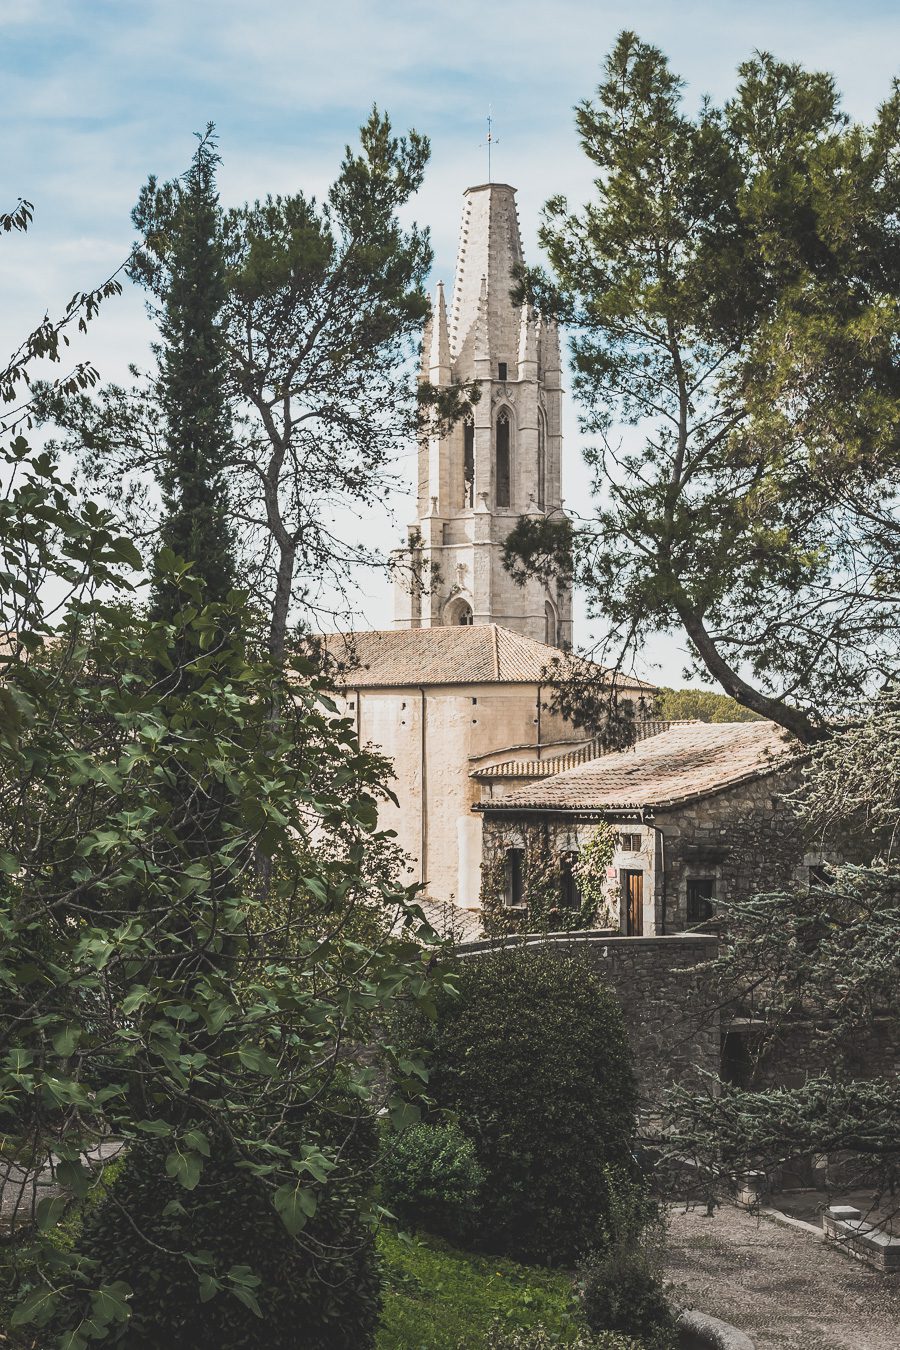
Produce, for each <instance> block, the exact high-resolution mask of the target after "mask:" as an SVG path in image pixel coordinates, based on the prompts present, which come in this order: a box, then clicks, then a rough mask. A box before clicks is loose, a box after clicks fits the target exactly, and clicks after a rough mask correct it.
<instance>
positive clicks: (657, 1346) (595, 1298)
mask: <svg viewBox="0 0 900 1350" xmlns="http://www.w3.org/2000/svg"><path fill="white" fill-rule="evenodd" d="M607 1188H608V1195H609V1211H608V1216H607V1231H606V1243H605V1246H604V1247H603V1249H602V1250H600V1251H596V1252H593V1253H591V1254H590V1255H589V1256H588V1257H587V1258H586V1259H585V1261H584V1262H583V1263H582V1265H581V1267H580V1269H579V1272H578V1273H579V1286H580V1289H581V1304H582V1311H583V1313H584V1318H585V1321H586V1322H587V1324H588V1326H589V1327H590V1329H591V1330H592V1331H593V1332H595V1333H600V1332H604V1331H614V1332H621V1333H624V1334H627V1335H630V1336H638V1337H640V1338H641V1340H642V1342H643V1343H644V1344H647V1345H649V1346H652V1347H653V1350H669V1348H670V1347H675V1346H677V1344H678V1342H677V1338H676V1333H675V1318H674V1315H673V1313H672V1310H671V1308H670V1307H669V1303H668V1299H667V1297H666V1292H665V1289H664V1286H663V1280H662V1274H663V1256H664V1250H665V1230H664V1224H663V1221H662V1219H661V1217H660V1214H659V1209H658V1206H657V1205H656V1204H655V1203H654V1202H653V1200H652V1199H651V1198H650V1197H649V1195H648V1194H647V1190H646V1187H645V1185H644V1184H643V1183H642V1182H640V1181H635V1180H634V1179H632V1178H630V1177H628V1176H627V1175H624V1174H623V1173H622V1172H621V1171H619V1170H614V1169H610V1170H609V1172H608V1173H607Z"/></svg>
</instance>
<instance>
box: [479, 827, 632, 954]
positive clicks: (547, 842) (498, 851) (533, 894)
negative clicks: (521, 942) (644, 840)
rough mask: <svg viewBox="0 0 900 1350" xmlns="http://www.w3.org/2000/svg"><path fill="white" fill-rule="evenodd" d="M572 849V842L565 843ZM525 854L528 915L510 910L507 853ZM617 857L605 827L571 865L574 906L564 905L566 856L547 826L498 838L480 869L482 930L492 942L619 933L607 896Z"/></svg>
mask: <svg viewBox="0 0 900 1350" xmlns="http://www.w3.org/2000/svg"><path fill="white" fill-rule="evenodd" d="M564 842H565V844H566V845H568V839H567V838H565V840H564ZM513 848H518V849H521V850H522V891H523V899H524V901H525V905H526V907H527V908H526V911H525V912H523V911H521V910H511V909H510V908H509V905H508V904H507V894H506V891H507V856H506V855H507V851H508V850H509V849H513ZM614 851H615V833H614V831H613V830H612V829H611V827H610V826H609V825H607V824H606V823H605V822H601V824H600V825H598V826H597V828H596V829H595V830H594V831H593V832H592V834H591V837H590V839H589V840H588V842H587V844H586V845H585V846H584V847H583V848H582V849H581V850H579V853H578V857H577V860H576V861H575V862H574V864H573V865H572V875H573V877H574V880H575V882H576V884H577V892H576V903H575V904H565V903H563V868H564V866H565V863H564V855H566V854H571V853H572V852H574V850H572V849H570V848H569V847H568V846H566V847H560V841H559V839H558V838H554V837H553V832H552V830H551V827H550V826H549V824H548V823H546V822H545V823H542V824H540V825H529V826H525V827H524V828H523V829H522V830H521V832H519V833H517V834H515V835H511V834H504V835H499V836H496V837H495V839H494V840H493V850H492V852H491V854H490V856H489V857H487V858H486V859H485V861H484V862H483V863H482V865H481V912H482V925H483V927H484V931H485V933H486V934H487V935H488V937H504V936H507V935H508V934H510V933H520V932H529V933H549V932H564V931H576V930H578V929H583V928H594V927H597V926H598V924H599V925H600V926H602V927H618V916H617V915H616V916H615V917H614V916H613V915H612V906H611V905H610V902H609V899H608V897H607V894H606V885H605V883H606V869H607V867H608V866H609V864H610V862H611V861H612V857H613V853H614Z"/></svg>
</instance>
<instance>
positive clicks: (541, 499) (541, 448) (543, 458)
mask: <svg viewBox="0 0 900 1350" xmlns="http://www.w3.org/2000/svg"><path fill="white" fill-rule="evenodd" d="M537 432H538V444H537V504H538V506H539V507H540V508H541V510H542V511H543V510H544V507H545V506H546V504H547V503H546V497H547V419H546V417H545V416H544V411H543V409H542V408H538V426H537Z"/></svg>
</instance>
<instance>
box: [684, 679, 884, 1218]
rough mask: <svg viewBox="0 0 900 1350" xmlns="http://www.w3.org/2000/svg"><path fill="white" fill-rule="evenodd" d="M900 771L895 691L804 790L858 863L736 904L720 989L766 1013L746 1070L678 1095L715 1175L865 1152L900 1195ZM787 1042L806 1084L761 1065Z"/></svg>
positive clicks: (691, 1146) (823, 831)
mask: <svg viewBox="0 0 900 1350" xmlns="http://www.w3.org/2000/svg"><path fill="white" fill-rule="evenodd" d="M898 782H900V705H898V701H897V698H896V695H895V694H894V693H890V694H887V695H885V696H884V697H883V698H882V699H881V700H880V701H879V703H878V704H877V705H876V707H875V709H874V711H873V712H872V714H871V716H870V717H869V718H868V719H867V720H866V721H865V722H863V723H861V724H859V725H858V726H856V727H854V728H851V729H849V730H847V731H844V732H842V733H840V734H839V735H836V736H835V737H833V738H832V739H831V740H830V741H829V742H827V743H826V744H825V745H824V746H821V747H819V748H818V749H817V751H816V753H815V755H814V756H813V758H812V759H811V761H810V764H809V767H808V769H807V775H806V784H805V787H804V789H803V792H802V794H801V795H800V797H799V799H798V812H799V814H800V820H801V823H802V825H803V827H804V829H805V830H806V831H807V832H808V833H809V835H810V837H811V839H812V840H813V841H816V839H818V842H819V843H820V845H821V847H822V850H823V852H824V856H825V857H828V856H831V857H833V858H840V857H844V858H850V859H854V858H855V861H844V862H834V863H833V864H831V865H828V866H823V868H822V869H821V873H820V875H819V876H817V877H816V879H815V880H814V881H812V883H811V884H810V885H809V886H808V887H798V888H796V889H795V890H791V891H786V892H784V893H780V894H773V895H757V896H752V897H748V898H741V899H737V900H730V901H728V902H726V903H725V904H724V906H723V908H724V910H725V917H726V921H727V926H726V930H725V938H724V942H723V946H722V949H721V951H720V954H719V956H718V958H717V959H716V960H715V961H714V962H712V963H711V965H710V969H709V979H710V993H711V997H712V999H713V1000H714V1001H715V1003H717V1004H720V1005H727V1006H728V1007H729V1008H731V1009H734V1010H736V1011H737V1012H739V1013H745V1014H748V1013H749V1014H750V1015H751V1016H752V1019H753V1022H752V1027H753V1036H752V1039H751V1041H750V1043H749V1046H748V1051H749V1054H748V1062H747V1065H746V1066H745V1078H746V1082H744V1083H743V1084H742V1085H740V1086H736V1085H733V1084H725V1085H722V1087H721V1091H719V1085H716V1084H711V1085H710V1091H709V1092H708V1093H703V1094H699V1095H691V1094H690V1093H687V1092H679V1093H677V1094H676V1095H675V1097H674V1100H673V1112H674V1121H675V1126H674V1140H675V1142H674V1144H673V1147H674V1148H676V1149H681V1150H689V1151H690V1152H691V1153H693V1154H694V1155H695V1156H696V1157H697V1159H698V1160H699V1161H700V1162H701V1163H702V1165H703V1167H704V1169H705V1170H706V1171H707V1173H708V1174H709V1175H712V1176H719V1177H721V1176H723V1175H724V1176H725V1177H726V1178H731V1177H733V1176H734V1175H735V1174H739V1173H741V1172H744V1171H746V1170H748V1169H755V1168H759V1169H762V1170H764V1171H771V1170H773V1169H774V1168H775V1167H777V1166H779V1165H780V1164H782V1163H784V1162H786V1161H787V1160H788V1159H790V1158H792V1157H795V1156H796V1155H798V1154H833V1153H849V1154H851V1155H855V1158H856V1160H857V1162H858V1163H859V1164H861V1167H862V1171H863V1173H864V1174H865V1175H866V1176H868V1177H869V1178H870V1177H871V1174H872V1173H873V1172H875V1173H876V1174H877V1175H878V1176H879V1177H880V1179H881V1184H882V1185H883V1186H884V1187H885V1188H888V1189H890V1190H891V1192H893V1190H894V1188H895V1187H896V1184H897V1182H898V1180H900V1126H898V1121H900V1111H898V1107H900V1083H898V1079H897V1075H896V1066H893V1065H892V1064H891V1062H890V1060H889V1058H888V1057H887V1054H888V1052H887V1047H888V1046H890V1045H891V1044H892V1043H893V1042H892V1037H895V1036H896V1028H897V1025H898V1019H900V998H898V989H900V956H898V953H900V867H898V859H897V834H896V831H897V824H898V822H900V808H898V801H900V795H898ZM785 1044H787V1045H788V1046H790V1045H793V1046H794V1047H795V1049H796V1051H797V1052H798V1053H802V1055H803V1061H804V1065H805V1069H806V1076H805V1081H802V1082H800V1083H798V1084H796V1085H794V1086H787V1087H779V1088H772V1087H768V1086H766V1082H767V1079H766V1077H765V1076H762V1077H760V1074H759V1070H760V1068H762V1069H764V1068H765V1065H766V1061H767V1058H768V1056H769V1055H770V1053H773V1054H774V1055H775V1062H776V1064H777V1062H778V1057H779V1055H781V1054H783V1050H782V1047H783V1046H784V1045H785ZM768 1081H770V1080H768ZM717 1093H718V1095H717Z"/></svg>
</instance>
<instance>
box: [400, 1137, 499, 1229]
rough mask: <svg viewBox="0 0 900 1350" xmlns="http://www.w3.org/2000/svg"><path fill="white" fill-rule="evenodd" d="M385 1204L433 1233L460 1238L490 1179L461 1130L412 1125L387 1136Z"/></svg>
mask: <svg viewBox="0 0 900 1350" xmlns="http://www.w3.org/2000/svg"><path fill="white" fill-rule="evenodd" d="M379 1176H380V1178H381V1184H382V1190H383V1198H384V1203H385V1204H386V1205H387V1206H388V1208H389V1209H391V1210H393V1212H394V1213H395V1214H396V1215H397V1217H398V1218H400V1219H402V1220H403V1221H404V1222H405V1223H408V1224H411V1225H413V1226H415V1227H418V1228H425V1229H427V1230H428V1231H429V1232H430V1233H442V1234H447V1233H453V1232H458V1231H459V1230H460V1228H461V1227H462V1226H463V1225H464V1223H465V1220H466V1216H467V1214H471V1213H472V1212H473V1211H474V1210H475V1208H476V1206H477V1202H478V1193H479V1190H480V1188H481V1185H482V1182H483V1181H484V1173H483V1172H482V1170H481V1168H480V1167H479V1165H478V1160H477V1158H476V1157H475V1146H474V1144H473V1143H472V1141H471V1139H467V1138H466V1136H465V1135H464V1134H463V1132H462V1130H461V1129H460V1128H459V1126H458V1125H456V1124H445V1125H427V1124H421V1125H411V1126H410V1127H409V1128H408V1129H406V1130H403V1131H401V1132H400V1133H399V1134H387V1135H385V1136H384V1138H383V1140H382V1145H381V1157H380V1161H379Z"/></svg>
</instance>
